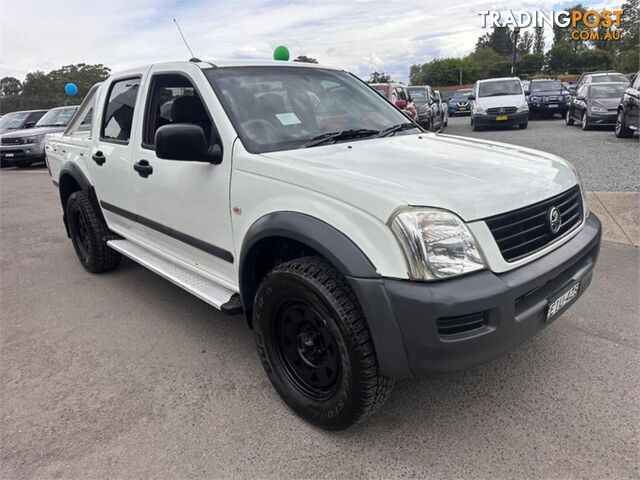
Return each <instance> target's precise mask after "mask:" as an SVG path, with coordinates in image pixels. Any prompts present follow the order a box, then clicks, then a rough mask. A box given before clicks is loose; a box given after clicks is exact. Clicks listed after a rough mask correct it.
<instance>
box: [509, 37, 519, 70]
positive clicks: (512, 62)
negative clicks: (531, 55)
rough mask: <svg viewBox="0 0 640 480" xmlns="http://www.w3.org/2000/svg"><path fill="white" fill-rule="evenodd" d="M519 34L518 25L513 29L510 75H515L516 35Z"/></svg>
mask: <svg viewBox="0 0 640 480" xmlns="http://www.w3.org/2000/svg"><path fill="white" fill-rule="evenodd" d="M519 34H520V27H515V28H514V29H513V60H512V61H511V76H512V77H515V76H516V53H517V51H518V35H519Z"/></svg>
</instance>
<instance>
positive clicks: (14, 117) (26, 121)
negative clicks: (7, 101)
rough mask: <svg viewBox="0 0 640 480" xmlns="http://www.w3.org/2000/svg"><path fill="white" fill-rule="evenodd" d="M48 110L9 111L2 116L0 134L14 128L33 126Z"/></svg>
mask: <svg viewBox="0 0 640 480" xmlns="http://www.w3.org/2000/svg"><path fill="white" fill-rule="evenodd" d="M45 113H47V111H46V110H25V111H22V112H11V113H7V114H5V115H3V116H2V118H0V134H2V133H6V132H11V131H14V130H23V129H25V128H33V127H34V126H35V125H36V123H37V122H38V120H40V118H42V116H43V115H44V114H45Z"/></svg>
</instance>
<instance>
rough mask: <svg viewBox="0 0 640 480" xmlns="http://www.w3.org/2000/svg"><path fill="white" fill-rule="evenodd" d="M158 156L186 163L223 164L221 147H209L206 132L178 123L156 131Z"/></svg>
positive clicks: (200, 128) (191, 125)
mask: <svg viewBox="0 0 640 480" xmlns="http://www.w3.org/2000/svg"><path fill="white" fill-rule="evenodd" d="M156 155H157V156H158V158H163V159H165V160H181V161H185V162H208V163H214V164H219V163H220V162H222V149H221V148H220V145H217V144H215V145H213V146H212V147H209V145H208V144H207V139H206V137H205V135H204V130H203V129H202V127H201V126H199V125H193V124H190V123H178V124H175V125H164V126H162V127H160V128H158V130H156Z"/></svg>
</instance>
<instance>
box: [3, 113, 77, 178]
mask: <svg viewBox="0 0 640 480" xmlns="http://www.w3.org/2000/svg"><path fill="white" fill-rule="evenodd" d="M76 110H78V107H77V106H69V107H58V108H52V109H51V110H49V111H48V112H47V113H46V114H44V116H42V118H40V120H38V122H37V123H36V124H35V126H34V127H33V128H25V129H22V130H16V131H12V130H9V133H3V134H2V135H0V165H1V166H3V167H8V166H16V167H28V166H30V165H32V164H34V163H42V162H44V136H45V135H46V134H47V133H56V132H62V131H64V129H65V128H66V127H67V125H68V124H69V121H70V120H71V119H72V118H73V115H74V114H75V113H76ZM7 115H10V114H7ZM3 120H4V118H3Z"/></svg>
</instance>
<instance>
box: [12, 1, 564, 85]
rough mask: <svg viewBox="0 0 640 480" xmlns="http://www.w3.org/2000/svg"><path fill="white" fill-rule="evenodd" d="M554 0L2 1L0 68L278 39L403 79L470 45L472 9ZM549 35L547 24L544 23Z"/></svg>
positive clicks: (201, 51) (235, 51)
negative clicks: (412, 67) (419, 67)
mask: <svg viewBox="0 0 640 480" xmlns="http://www.w3.org/2000/svg"><path fill="white" fill-rule="evenodd" d="M558 6H559V5H558V4H557V3H555V2H554V1H552V0H537V1H534V0H514V1H508V2H507V1H504V2H498V3H497V4H496V2H495V0H469V1H466V2H444V1H443V0H438V1H434V0H405V1H402V2H389V1H380V2H376V1H344V0H340V1H338V0H329V1H327V2H323V3H319V2H317V1H315V0H314V1H311V0H305V1H300V2H290V1H279V0H236V1H232V0H217V1H194V0H191V1H177V0H157V1H152V0H136V1H135V2H132V1H130V0H110V1H104V0H101V1H96V0H65V1H62V0H49V1H46V2H43V1H36V0H3V3H2V15H1V17H0V48H1V50H0V75H2V76H4V75H13V76H17V77H19V78H22V77H24V75H25V74H26V73H27V72H29V71H33V70H36V69H41V70H50V69H52V68H57V67H59V66H61V65H65V64H70V63H79V62H86V63H103V64H105V65H107V66H109V67H111V68H112V69H113V70H120V69H124V68H129V67H133V66H136V65H141V64H148V63H154V62H159V61H165V60H175V59H187V58H188V57H189V56H190V55H189V53H188V51H187V49H186V47H185V46H184V44H183V42H182V39H181V38H180V36H179V34H178V31H177V30H176V27H175V25H174V24H173V22H172V19H173V18H177V19H178V21H179V22H180V25H181V27H182V30H183V32H184V34H185V36H186V37H187V39H188V41H189V44H190V46H191V48H192V49H193V52H194V54H195V55H196V56H198V57H200V58H203V59H204V58H206V59H216V58H238V59H240V58H242V59H253V58H270V57H271V53H272V52H273V49H274V47H275V46H276V45H279V44H283V45H287V46H288V47H289V49H290V50H291V53H292V56H293V57H294V58H295V57H296V56H298V55H308V56H311V57H314V58H317V59H318V60H319V61H320V63H324V64H327V65H334V66H338V67H342V68H345V69H347V70H350V71H353V72H354V73H356V74H358V75H360V76H363V77H367V76H368V75H369V73H370V72H371V71H373V70H378V71H384V72H386V73H390V74H391V75H392V76H393V77H394V78H395V79H398V80H403V81H406V80H407V77H408V74H409V67H410V65H412V64H414V63H423V62H426V61H429V60H432V59H433V58H437V57H441V56H458V55H464V54H467V53H469V52H470V51H471V50H473V48H474V46H475V42H476V40H477V38H478V37H479V36H480V35H482V34H483V33H485V30H483V29H482V28H481V25H480V17H479V16H478V14H477V12H478V11H480V10H489V9H501V10H506V9H509V8H511V9H512V10H514V11H515V10H518V9H528V10H530V9H534V8H541V9H547V10H548V9H551V8H553V7H555V8H558ZM548 33H549V34H550V32H548Z"/></svg>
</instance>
